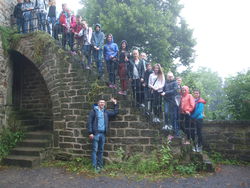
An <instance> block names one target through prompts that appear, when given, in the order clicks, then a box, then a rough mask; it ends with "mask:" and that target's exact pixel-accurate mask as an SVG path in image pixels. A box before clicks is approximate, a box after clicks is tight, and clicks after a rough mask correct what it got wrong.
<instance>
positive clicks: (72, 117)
mask: <svg viewBox="0 0 250 188" xmlns="http://www.w3.org/2000/svg"><path fill="white" fill-rule="evenodd" d="M65 120H66V121H75V120H76V116H73V115H66V116H65Z"/></svg>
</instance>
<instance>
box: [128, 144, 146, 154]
mask: <svg viewBox="0 0 250 188" xmlns="http://www.w3.org/2000/svg"><path fill="white" fill-rule="evenodd" d="M129 151H130V152H131V153H141V152H143V146H140V145H135V146H130V147H129Z"/></svg>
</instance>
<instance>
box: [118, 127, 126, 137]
mask: <svg viewBox="0 0 250 188" xmlns="http://www.w3.org/2000/svg"><path fill="white" fill-rule="evenodd" d="M116 135H117V137H124V136H125V130H122V129H117V130H116Z"/></svg>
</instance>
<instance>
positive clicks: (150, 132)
mask: <svg viewBox="0 0 250 188" xmlns="http://www.w3.org/2000/svg"><path fill="white" fill-rule="evenodd" d="M158 136H159V131H157V130H141V137H158Z"/></svg>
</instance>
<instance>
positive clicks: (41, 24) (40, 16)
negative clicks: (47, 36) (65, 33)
mask: <svg viewBox="0 0 250 188" xmlns="http://www.w3.org/2000/svg"><path fill="white" fill-rule="evenodd" d="M36 16H37V20H38V29H39V30H41V31H46V13H43V12H38V13H36Z"/></svg>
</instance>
